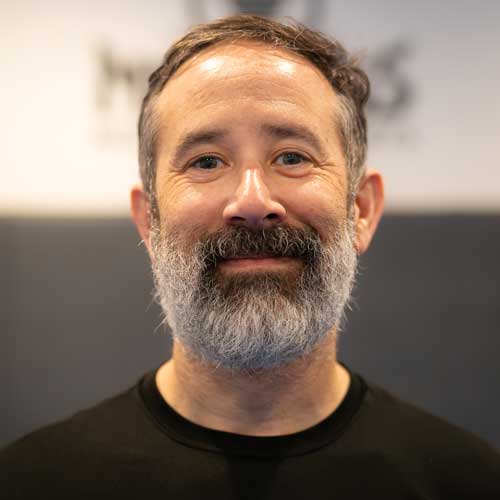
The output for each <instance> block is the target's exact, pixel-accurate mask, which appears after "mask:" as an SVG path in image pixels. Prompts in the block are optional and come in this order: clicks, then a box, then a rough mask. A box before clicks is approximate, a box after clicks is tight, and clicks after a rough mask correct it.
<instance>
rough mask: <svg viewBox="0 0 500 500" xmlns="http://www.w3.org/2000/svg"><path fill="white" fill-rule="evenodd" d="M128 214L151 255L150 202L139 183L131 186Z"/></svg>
mask: <svg viewBox="0 0 500 500" xmlns="http://www.w3.org/2000/svg"><path fill="white" fill-rule="evenodd" d="M130 214H131V216H132V220H133V221H134V223H135V226H136V228H137V231H138V232H139V236H140V237H141V240H142V241H143V242H144V245H145V246H146V249H147V251H148V253H149V255H150V257H151V255H152V254H151V245H150V241H149V233H150V231H151V204H150V203H149V197H148V195H147V194H146V192H145V191H144V189H143V188H142V186H140V185H136V186H133V187H132V189H131V191H130Z"/></svg>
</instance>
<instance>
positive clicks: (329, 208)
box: [288, 181, 347, 238]
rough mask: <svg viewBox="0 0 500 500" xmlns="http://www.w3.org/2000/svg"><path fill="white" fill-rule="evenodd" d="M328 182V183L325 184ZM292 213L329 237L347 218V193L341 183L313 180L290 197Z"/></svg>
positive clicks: (289, 206)
mask: <svg viewBox="0 0 500 500" xmlns="http://www.w3.org/2000/svg"><path fill="white" fill-rule="evenodd" d="M325 184H326V185H325ZM288 209H289V211H290V214H291V215H292V214H293V216H294V217H296V218H297V219H299V220H300V221H302V222H303V223H305V224H308V225H310V226H311V227H313V228H314V229H316V230H317V231H318V232H319V233H320V236H321V237H323V238H328V235H330V234H331V231H332V229H333V228H337V227H338V226H339V225H341V224H342V223H343V222H344V221H345V218H346V215H347V210H346V194H345V191H344V190H343V189H342V187H341V186H339V185H334V184H332V183H325V182H321V181H312V182H309V183H307V184H304V185H302V186H301V187H300V188H298V189H296V190H295V193H294V195H293V196H291V197H289V204H288Z"/></svg>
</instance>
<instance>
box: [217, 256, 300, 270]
mask: <svg viewBox="0 0 500 500" xmlns="http://www.w3.org/2000/svg"><path fill="white" fill-rule="evenodd" d="M297 260H298V259H297V258H295V257H280V256H276V255H270V254H260V255H245V256H234V257H231V258H227V259H224V260H222V261H221V265H222V267H224V268H232V269H260V268H273V267H274V268H279V267H288V266H290V264H291V263H294V262H295V263H296V262H297Z"/></svg>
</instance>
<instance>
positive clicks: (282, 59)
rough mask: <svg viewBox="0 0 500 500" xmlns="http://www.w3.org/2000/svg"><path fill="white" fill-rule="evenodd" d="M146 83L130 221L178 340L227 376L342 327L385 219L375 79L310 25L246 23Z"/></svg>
mask: <svg viewBox="0 0 500 500" xmlns="http://www.w3.org/2000/svg"><path fill="white" fill-rule="evenodd" d="M149 82H150V87H149V91H148V93H147V95H146V97H145V99H144V101H143V107H142V111H141V117H140V122H139V143H140V153H139V158H140V169H141V177H142V183H143V185H142V187H136V188H134V190H133V191H132V215H133V218H134V220H135V222H136V224H137V226H138V229H139V232H140V234H141V236H142V238H143V240H144V241H145V243H146V245H147V248H148V251H149V253H150V256H151V260H152V265H153V274H154V278H155V283H156V289H157V296H158V300H159V302H160V304H161V305H162V308H163V310H164V312H165V317H166V321H167V322H168V323H169V325H170V327H171V329H172V333H173V335H174V338H176V339H177V340H178V341H180V342H182V344H183V345H184V346H185V347H187V348H188V349H189V350H190V351H191V352H192V353H193V354H195V355H197V356H198V357H199V358H200V359H201V360H203V361H206V362H209V363H212V364H215V365H222V366H225V367H228V368H232V369H242V370H260V369H267V368H272V367H275V366H278V365H283V364H286V363H288V362H291V361H293V360H295V359H297V358H299V357H301V356H305V355H306V354H308V353H310V352H311V350H313V349H314V347H317V346H318V345H319V344H320V343H321V341H322V340H324V339H325V338H326V337H327V336H328V335H332V334H333V333H334V332H336V331H337V330H338V327H339V323H340V321H341V318H342V314H343V311H344V309H345V306H346V304H347V302H348V299H349V295H350V292H351V289H352V286H353V283H354V276H355V269H356V257H357V254H359V253H362V252H363V251H364V250H366V248H367V247H368V245H369V242H370V240H371V237H372V235H373V233H374V231H375V228H376V225H377V223H378V220H379V218H380V215H381V211H382V197H383V196H382V183H381V178H380V175H379V174H377V173H376V172H373V171H367V170H366V168H365V163H364V162H365V156H366V120H365V117H364V112H363V106H364V104H365V102H366V100H367V98H368V89H369V85H368V79H367V77H366V75H365V74H364V73H363V71H362V70H360V69H359V68H358V67H357V66H356V64H355V63H354V62H353V61H352V60H351V59H350V57H349V56H348V54H347V52H346V51H345V49H344V48H343V47H342V46H341V45H340V44H339V43H338V42H336V41H332V40H329V39H328V38H326V37H325V36H323V35H321V34H320V33H318V32H316V31H313V30H310V29H308V28H306V27H304V26H301V25H294V24H289V25H284V24H280V23H277V22H275V21H271V20H268V19H264V18H259V17H256V16H237V17H233V18H227V19H223V20H220V21H215V22H212V23H208V24H205V25H202V26H199V27H196V28H194V29H193V30H192V31H190V32H189V33H188V34H187V35H186V36H185V37H183V38H182V39H181V40H180V41H178V42H177V43H176V44H175V45H174V46H173V47H172V48H171V49H170V50H169V51H168V52H167V54H166V56H165V59H164V62H163V64H162V66H160V68H158V69H157V70H156V71H155V72H154V73H153V74H152V75H151V77H150V81H149ZM243 257H245V258H243ZM257 257H258V258H257ZM264 257H265V258H264Z"/></svg>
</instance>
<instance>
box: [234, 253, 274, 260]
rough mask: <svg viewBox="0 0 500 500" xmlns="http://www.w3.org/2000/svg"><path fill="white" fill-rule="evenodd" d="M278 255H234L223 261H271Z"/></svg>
mask: <svg viewBox="0 0 500 500" xmlns="http://www.w3.org/2000/svg"><path fill="white" fill-rule="evenodd" d="M277 257H279V255H272V254H267V253H263V254H258V255H241V256H240V255H236V256H234V257H228V258H227V259H224V260H239V259H272V258H277Z"/></svg>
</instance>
